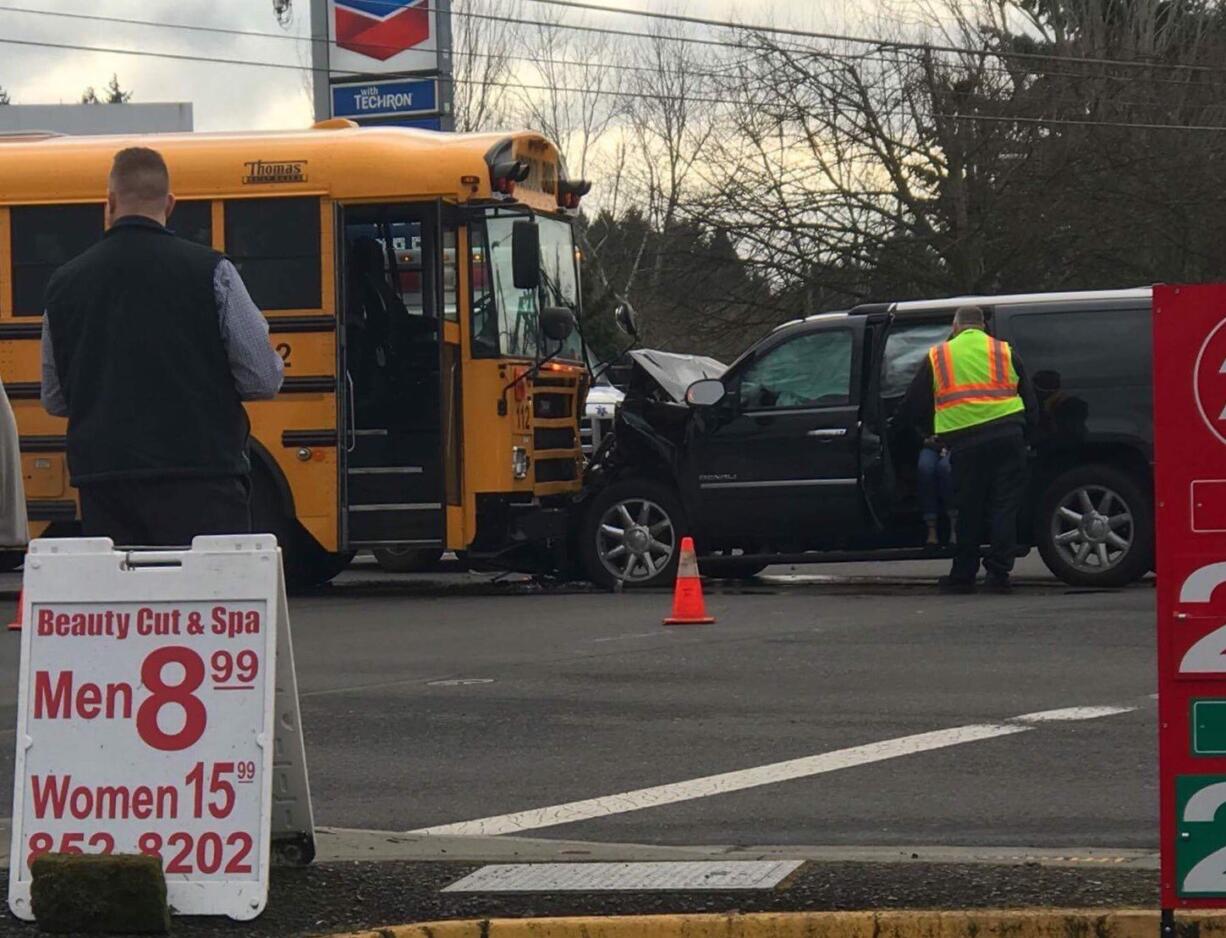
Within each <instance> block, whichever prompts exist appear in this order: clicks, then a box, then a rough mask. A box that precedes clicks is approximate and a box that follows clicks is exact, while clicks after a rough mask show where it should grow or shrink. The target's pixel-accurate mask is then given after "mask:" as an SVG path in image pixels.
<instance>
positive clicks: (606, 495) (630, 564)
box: [580, 479, 683, 588]
mask: <svg viewBox="0 0 1226 938" xmlns="http://www.w3.org/2000/svg"><path fill="white" fill-rule="evenodd" d="M682 534H683V522H682V513H681V503H680V502H679V501H678V499H677V496H676V495H674V494H673V491H672V489H670V488H668V487H667V486H664V485H661V484H660V483H658V482H653V481H651V480H650V479H628V480H626V481H624V482H616V483H614V484H613V485H610V486H609V487H608V488H607V489H605V490H604V491H603V492H601V493H600V494H599V495H597V496H596V498H595V499H594V500H593V501H592V503H591V505H589V506H588V510H587V514H586V515H585V517H584V520H583V530H582V531H581V533H580V552H581V554H582V557H583V567H584V572H585V573H586V574H587V577H588V579H589V580H591V581H592V582H593V583H596V584H598V585H600V586H604V587H606V588H612V587H613V586H615V585H616V584H617V583H618V582H619V581H620V582H621V583H622V584H624V585H625V586H628V587H643V586H670V585H672V582H673V580H674V579H675V578H676V575H677V561H678V555H679V554H680V550H681V537H682Z"/></svg>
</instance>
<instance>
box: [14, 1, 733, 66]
mask: <svg viewBox="0 0 1226 938" xmlns="http://www.w3.org/2000/svg"><path fill="white" fill-rule="evenodd" d="M453 12H454V13H455V15H457V16H469V15H475V14H466V13H462V12H455V11H453ZM0 13H19V14H24V15H29V16H47V17H54V18H59V19H71V20H86V21H89V22H98V23H117V24H119V25H122V26H140V27H150V28H153V29H171V30H184V31H186V32H194V33H212V34H216V35H222V36H239V37H243V38H251V39H275V40H279V41H283V42H293V43H296V44H298V45H303V44H309V43H313V42H314V41H315V40H313V39H312V38H311V37H310V36H294V35H288V34H286V33H283V32H281V33H272V32H256V31H253V30H245V29H228V28H225V27H221V26H200V25H197V24H192V23H160V22H157V21H155V20H136V19H130V18H125V17H119V16H102V15H99V14H96V13H72V12H67V11H60V10H33V9H29V8H28V7H14V6H0ZM369 44H370V45H374V46H378V43H369ZM328 45H329V46H331V47H333V48H339V44H338V43H337V42H336V41H334V40H329V42H328ZM387 48H392V47H391V46H388V47H387ZM397 48H398V47H397ZM451 54H452V55H453V56H455V57H460V58H483V59H496V58H505V59H509V60H511V61H517V62H531V63H545V64H548V65H567V66H574V67H578V68H607V69H612V70H616V71H647V72H655V71H656V69H653V68H651V67H650V66H646V65H623V64H619V63H616V62H608V63H606V62H600V63H597V62H583V61H576V60H567V59H547V58H540V57H532V56H526V55H510V54H507V55H503V56H500V55H498V54H496V53H490V52H477V51H475V50H462V51H458V52H457V51H455V50H454V49H453V50H452V53H451ZM738 64H741V63H729V64H728V65H725V66H721V68H722V69H724V71H720V72H707V71H690V72H689V74H690V75H694V76H695V77H704V78H725V77H727V69H730V68H734V67H736V66H737V65H738Z"/></svg>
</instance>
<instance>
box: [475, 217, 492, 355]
mask: <svg viewBox="0 0 1226 938" xmlns="http://www.w3.org/2000/svg"><path fill="white" fill-rule="evenodd" d="M468 243H469V245H470V246H471V247H470V253H471V255H472V262H471V264H470V267H471V269H472V298H473V299H472V304H473V352H472V353H473V356H474V357H476V358H491V357H494V356H496V355H497V354H498V307H497V304H495V302H494V293H493V291H492V290H491V289H490V281H491V278H490V263H489V261H490V252H489V250H488V249H487V248H486V244H485V225H483V224H480V223H478V224H475V225H470V226H469V229H468Z"/></svg>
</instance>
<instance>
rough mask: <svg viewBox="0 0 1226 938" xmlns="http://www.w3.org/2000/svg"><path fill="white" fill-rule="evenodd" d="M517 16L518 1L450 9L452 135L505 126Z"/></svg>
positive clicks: (474, 1)
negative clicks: (453, 131) (454, 66)
mask: <svg viewBox="0 0 1226 938" xmlns="http://www.w3.org/2000/svg"><path fill="white" fill-rule="evenodd" d="M520 12H521V6H520V2H519V0H464V2H463V3H462V4H460V3H459V2H457V5H456V6H455V7H453V9H452V42H453V47H454V48H453V55H454V59H455V63H456V81H455V95H454V97H455V126H456V130H459V131H473V130H490V129H493V128H494V127H495V126H497V125H500V124H504V123H505V122H506V120H507V118H508V116H509V111H510V106H511V104H512V97H511V88H512V79H513V77H514V73H515V62H516V58H517V57H516V55H515V53H516V50H517V49H518V48H519V43H520V35H519V27H518V25H517V23H516V19H517V18H518V16H519V15H520Z"/></svg>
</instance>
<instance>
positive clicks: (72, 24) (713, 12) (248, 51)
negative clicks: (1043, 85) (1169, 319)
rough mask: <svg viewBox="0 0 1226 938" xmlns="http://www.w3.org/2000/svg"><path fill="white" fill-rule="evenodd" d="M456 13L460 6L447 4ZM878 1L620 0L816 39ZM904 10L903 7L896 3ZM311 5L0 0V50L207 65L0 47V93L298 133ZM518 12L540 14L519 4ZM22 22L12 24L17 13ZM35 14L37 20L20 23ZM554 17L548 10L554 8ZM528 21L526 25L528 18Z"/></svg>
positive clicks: (598, 19)
mask: <svg viewBox="0 0 1226 938" xmlns="http://www.w3.org/2000/svg"><path fill="white" fill-rule="evenodd" d="M453 2H454V3H455V6H456V9H457V10H462V9H463V0H453ZM876 2H884V0H754V2H753V3H735V4H734V3H731V2H729V0H689V2H681V0H626V2H625V5H626V6H628V7H630V6H633V7H637V8H639V9H648V10H651V9H654V10H667V11H670V12H672V11H678V10H681V11H684V12H687V13H690V14H693V15H698V16H708V17H717V18H729V17H737V16H739V17H740V18H741V19H742V20H744V21H751V22H755V23H779V22H786V23H789V24H792V23H796V24H801V23H803V24H804V25H807V26H820V27H822V28H837V27H839V26H841V25H848V24H854V23H855V21H856V20H857V19H859V16H860V14H862V13H863V12H864V8H865V7H870V6H872V5H874V4H875V3H876ZM895 2H906V0H895ZM308 3H309V0H294V11H293V19H292V21H291V22H290V24H289V25H288V27H285V28H283V27H281V26H280V25H278V23H277V21H276V17H275V16H274V14H273V9H272V0H0V39H10V40H23V41H27V42H34V43H58V44H61V45H69V46H73V45H77V46H82V45H83V46H93V47H101V48H108V49H137V50H143V51H145V52H158V53H177V54H183V55H189V56H199V57H204V58H207V59H210V60H212V61H211V62H210V63H208V64H206V63H202V62H190V61H174V60H170V59H164V58H156V57H151V56H145V57H138V56H131V55H117V54H110V53H102V52H92V51H81V50H76V49H59V48H47V47H34V46H20V45H10V44H5V43H0V87H4V88H5V89H6V90H7V91H8V92H9V94H10V95H11V97H12V99H13V103H15V104H54V103H59V102H64V103H75V102H77V101H78V100H79V99H80V96H81V92H82V91H83V90H84V88H85V87H86V86H87V85H94V86H96V87H97V88H99V90H101V88H102V86H103V85H105V84H106V83H107V81H109V79H110V77H111V74H112V73H117V74H118V75H119V79H120V83H121V85H123V87H124V88H127V89H130V90H132V91H133V92H134V96H133V101H145V102H150V101H190V102H191V103H192V104H193V105H194V108H195V122H196V129H197V130H230V129H247V128H261V129H276V128H292V127H302V126H304V125H306V124H308V123H309V122H310V120H311V105H310V98H309V91H308V89H309V84H310V73H309V72H308V71H306V70H305V68H304V66H306V65H308V64H309V62H308V48H309V47H308V44H307V43H306V42H305V41H304V37H305V36H306V35H307V33H308V32H309V23H308ZM524 3H525V6H524V9H525V11H532V10H535V11H536V12H537V14H539V12H540V11H541V9H542V8H541V7H539V6H536V5H535V4H533V3H532V2H531V0H524ZM18 9H19V10H24V11H27V12H15V10H18ZM33 10H38V11H44V13H47V14H59V15H35V14H34V13H32V12H28V11H33ZM554 10H555V12H557V8H554ZM70 13H76V14H89V15H91V16H99V17H102V16H106V17H115V18H117V19H120V20H125V21H130V20H132V19H140V20H148V21H154V22H157V23H167V24H177V25H182V24H187V25H194V26H207V27H217V28H223V29H231V30H237V31H242V32H251V33H261V34H264V35H261V36H237V35H221V34H216V33H208V32H191V31H184V30H181V29H170V28H157V27H151V26H141V25H136V24H133V23H131V22H98V21H92V20H82V19H72V18H70V17H68V16H65V15H63V14H70ZM526 15H531V14H530V13H526ZM565 18H566V19H567V20H568V21H572V22H584V23H587V24H590V25H609V26H615V27H618V28H625V27H631V28H637V29H642V28H643V21H642V20H641V19H633V18H629V17H623V16H612V15H607V14H597V13H585V14H581V15H578V16H576V15H575V14H572V13H570V12H567V13H566V14H565ZM219 59H234V60H241V61H246V62H260V63H269V65H279V66H284V67H267V66H266V67H253V66H247V65H231V64H224V63H222V62H219V61H216V60H219Z"/></svg>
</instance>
